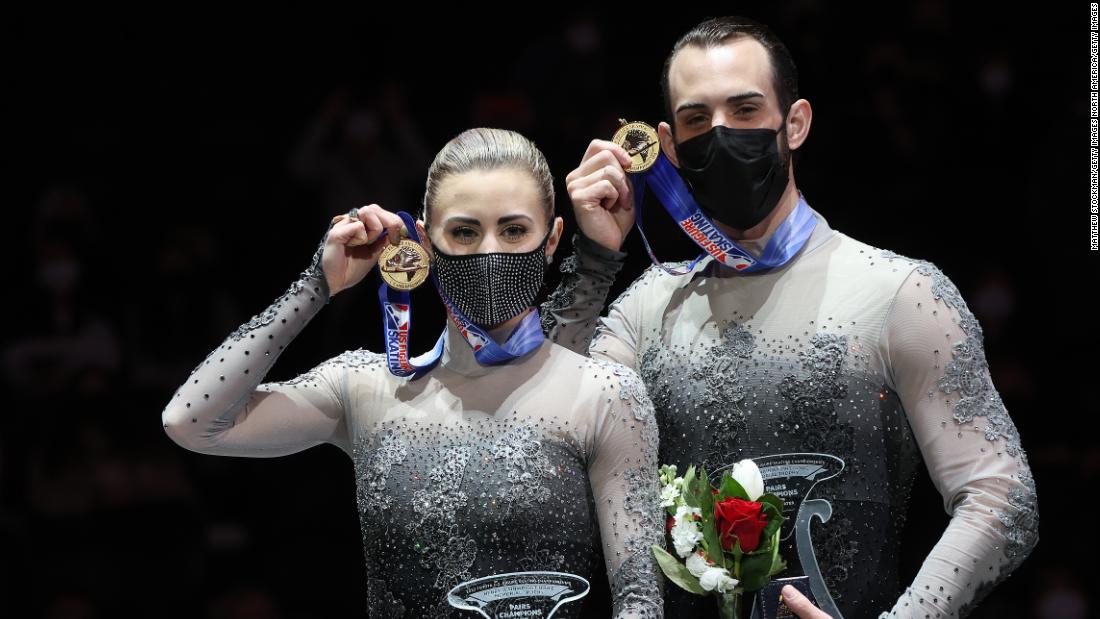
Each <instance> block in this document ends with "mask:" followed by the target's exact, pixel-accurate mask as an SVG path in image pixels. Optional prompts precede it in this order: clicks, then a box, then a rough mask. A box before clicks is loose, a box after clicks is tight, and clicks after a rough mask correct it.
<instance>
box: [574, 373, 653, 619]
mask: <svg viewBox="0 0 1100 619" xmlns="http://www.w3.org/2000/svg"><path fill="white" fill-rule="evenodd" d="M589 363H590V364H591V365H590V367H591V368H592V369H594V370H595V372H596V373H597V375H598V377H599V379H600V380H601V382H604V383H605V384H606V386H605V388H604V389H603V390H602V393H601V395H600V397H601V398H602V399H603V403H604V404H605V405H604V406H600V407H598V408H599V410H600V411H602V412H600V413H597V415H598V416H597V418H596V419H595V420H594V422H593V423H592V427H593V428H594V431H593V433H592V436H591V439H590V441H591V443H590V448H589V463H588V477H589V480H590V483H591V485H592V494H593V497H594V498H595V502H596V511H597V515H598V517H599V521H600V536H601V538H602V540H603V551H604V560H605V561H606V563H607V574H608V580H609V581H610V584H611V595H612V604H613V608H614V613H613V616H615V617H661V616H663V602H662V597H661V586H662V578H663V576H662V575H661V572H660V569H659V568H658V567H657V563H656V559H655V558H654V556H653V552H652V551H651V550H650V546H651V545H653V544H663V543H664V518H663V517H662V515H661V507H660V497H659V488H658V485H659V484H658V476H657V468H658V464H657V439H658V436H657V422H656V418H655V417H654V411H653V404H652V403H651V402H650V400H649V398H648V397H647V396H646V393H645V387H644V386H643V385H642V381H641V379H639V378H638V376H637V375H636V374H635V373H634V372H633V371H632V370H630V369H628V368H626V367H624V366H622V365H620V364H617V363H610V362H607V361H603V360H599V359H592V360H590V361H589Z"/></svg>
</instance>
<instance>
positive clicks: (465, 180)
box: [163, 129, 663, 617]
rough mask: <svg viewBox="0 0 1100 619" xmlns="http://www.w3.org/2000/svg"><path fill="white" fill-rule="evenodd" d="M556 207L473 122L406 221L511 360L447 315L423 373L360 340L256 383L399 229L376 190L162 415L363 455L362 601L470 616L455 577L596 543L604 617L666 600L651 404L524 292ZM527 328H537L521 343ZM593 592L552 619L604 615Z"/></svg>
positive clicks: (555, 565) (527, 169)
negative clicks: (403, 368)
mask: <svg viewBox="0 0 1100 619" xmlns="http://www.w3.org/2000/svg"><path fill="white" fill-rule="evenodd" d="M553 207H554V191H553V185H552V179H551V176H550V172H549V169H548V167H547V164H546V161H545V159H544V158H543V156H542V153H540V152H539V151H538V149H537V148H535V146H534V144H532V143H531V142H530V141H528V140H527V139H525V138H523V137H522V136H520V135H518V134H516V133H513V132H509V131H502V130H494V129H472V130H469V131H466V132H464V133H462V134H461V135H459V136H458V137H456V138H455V139H453V140H452V141H451V142H449V143H448V144H447V145H446V146H445V147H444V148H443V150H442V151H440V152H439V154H438V155H437V156H436V158H435V161H434V162H433V163H432V166H431V168H430V170H429V172H428V180H427V190H426V193H425V198H424V222H423V225H420V222H418V225H417V231H418V233H419V234H420V236H421V238H423V237H424V234H425V231H426V232H427V236H428V239H429V243H425V245H428V246H430V249H431V250H432V254H433V257H432V262H433V265H432V268H433V269H434V271H435V273H436V275H437V276H438V280H439V286H440V289H441V291H442V293H443V295H444V297H445V302H446V301H447V299H448V298H449V300H450V302H451V305H452V306H453V307H454V308H457V309H458V310H459V312H460V313H461V314H462V315H465V316H466V317H467V318H468V319H469V321H470V322H473V323H474V324H476V325H480V326H482V327H484V328H485V330H486V332H487V334H488V335H489V336H491V338H492V340H493V342H492V343H490V345H489V347H490V348H492V344H497V345H499V346H500V347H503V348H505V349H507V350H510V351H513V358H512V359H511V360H507V361H504V362H500V361H499V360H498V361H497V362H496V363H495V364H493V365H487V364H483V361H485V359H484V357H483V355H482V352H481V351H478V352H475V350H474V348H473V346H471V344H470V343H469V341H468V339H467V335H468V330H467V329H465V328H460V327H459V326H458V324H457V323H456V320H457V318H456V317H455V316H454V315H452V319H451V320H449V321H448V323H447V327H446V332H445V335H444V337H443V338H442V340H443V350H442V355H441V357H440V358H439V360H438V363H437V364H436V365H434V366H432V365H430V364H429V363H425V366H426V367H425V368H424V369H423V370H422V374H421V375H419V376H417V377H415V378H413V377H399V376H396V375H395V374H394V373H392V372H391V371H390V370H389V369H388V368H387V360H386V356H385V355H383V354H378V353H372V352H368V351H364V350H355V351H349V352H346V353H344V354H342V355H339V356H337V357H335V358H333V359H330V360H328V361H326V362H325V363H322V364H321V365H319V366H317V367H316V368H314V369H313V370H311V371H309V372H307V373H305V374H303V375H301V376H298V377H297V378H295V379H293V380H290V381H287V382H283V383H263V384H261V381H262V379H263V377H264V375H265V374H266V373H267V371H268V369H270V367H271V365H272V364H273V363H274V361H275V359H276V358H277V357H278V355H279V354H280V352H281V351H282V350H283V349H284V347H285V346H287V345H288V344H289V343H290V342H291V340H293V338H294V337H295V336H296V335H297V334H298V333H299V332H300V331H301V330H302V329H303V328H304V327H305V325H306V323H307V322H308V321H309V320H310V319H311V318H312V317H313V316H314V315H315V314H316V313H317V312H318V311H320V309H321V308H322V307H323V306H324V305H325V304H326V303H327V302H328V301H329V300H330V298H331V297H332V296H333V295H335V294H337V293H339V292H341V291H343V290H346V289H348V288H350V287H351V286H353V285H355V284H356V283H358V282H359V281H361V280H362V279H363V278H364V277H365V276H366V275H367V273H368V272H369V271H370V270H371V269H372V268H373V267H374V266H375V264H376V262H377V261H378V257H379V254H380V252H381V251H382V250H383V249H384V248H385V247H386V245H387V243H391V242H393V241H396V239H398V237H399V236H400V232H401V230H402V228H403V227H404V226H405V224H404V223H403V221H402V220H401V219H400V218H399V217H398V216H397V215H395V214H394V213H391V212H388V211H386V210H384V209H383V208H381V207H379V206H378V205H370V206H368V207H365V208H360V209H354V210H353V211H352V213H351V214H349V215H348V216H344V217H342V218H340V219H339V220H337V221H336V222H335V223H334V225H333V226H332V227H331V228H330V230H329V232H328V234H327V235H326V238H325V240H324V241H323V242H322V246H321V248H319V249H318V251H317V253H316V255H315V256H314V261H313V264H312V266H310V267H309V268H308V269H307V270H306V271H305V272H304V273H303V274H302V275H301V277H300V278H299V279H298V281H296V282H295V283H294V284H292V285H291V287H290V289H289V290H288V291H287V293H286V294H285V295H284V296H282V297H281V298H279V299H278V300H276V302H275V303H274V304H272V305H271V306H270V307H269V308H267V310H265V311H264V312H263V313H262V314H260V315H258V316H256V317H254V318H253V319H252V320H251V321H249V322H248V323H246V324H244V325H243V326H241V327H240V328H239V329H237V330H236V331H235V332H233V333H232V334H231V335H230V336H229V338H228V339H227V340H226V341H225V342H224V343H223V344H222V345H221V346H219V347H218V348H217V349H216V350H214V351H213V352H212V353H210V355H208V356H207V358H206V359H205V360H204V361H203V362H202V363H200V364H199V366H198V367H197V368H196V369H195V371H194V373H193V374H192V375H191V376H190V377H189V378H188V380H187V381H186V382H185V383H184V384H183V385H182V386H181V387H180V388H179V390H178V391H177V392H176V394H175V396H173V398H172V400H171V402H170V404H169V406H168V407H167V409H166V410H165V411H164V413H163V422H164V427H165V430H166V431H167V433H168V435H169V436H170V437H172V439H173V440H174V441H176V442H177V443H178V444H180V445H181V446H183V447H186V448H188V449H191V450H194V451H198V452H201V453H207V454H216V455H235V456H253V457H273V456H280V455H284V454H290V453H294V452H297V451H301V450H303V449H306V448H309V447H312V446H314V445H317V444H320V443H332V444H334V445H336V446H338V447H340V448H341V449H343V450H344V451H345V452H346V453H347V454H348V455H349V456H350V457H351V458H352V461H353V463H354V466H355V470H356V483H357V487H358V488H357V490H358V492H357V498H358V505H359V512H360V522H361V524H362V531H363V542H364V550H365V555H366V560H367V578H368V583H367V591H368V607H369V610H370V611H371V614H372V615H373V616H386V617H391V616H410V617H421V616H470V615H469V614H465V615H463V614H460V611H456V610H454V609H453V608H451V607H450V606H449V605H448V603H447V601H446V594H447V592H448V591H449V590H450V589H451V588H452V587H454V586H455V585H458V584H460V583H462V582H466V581H470V580H472V579H475V578H479V577H484V576H490V575H493V574H500V573H509V572H519V571H531V570H539V571H556V572H568V573H572V574H577V575H581V576H584V577H585V578H588V579H589V580H591V578H592V577H593V576H594V573H595V564H596V563H598V560H599V556H600V551H601V547H602V554H603V558H604V561H605V563H606V569H607V575H608V578H609V580H610V583H611V592H612V602H613V607H614V608H613V613H614V616H617V617H655V616H660V614H661V600H660V593H659V590H658V585H657V583H658V575H657V570H656V569H655V566H654V565H653V563H652V558H651V553H650V551H649V546H650V544H652V543H662V542H663V532H662V526H663V519H662V518H661V515H660V513H659V507H658V499H657V495H656V490H657V488H656V473H655V472H656V470H657V462H656V447H657V442H656V441H657V431H656V425H655V422H654V420H653V411H652V405H651V404H650V402H649V400H648V399H647V398H646V396H645V394H644V390H643V389H642V388H641V383H640V381H639V380H638V378H637V377H636V376H635V375H634V374H633V373H632V372H631V371H630V370H627V369H626V368H624V367H622V366H619V365H616V364H609V363H606V362H601V361H594V360H591V359H588V358H585V357H581V356H579V355H577V354H574V353H572V352H570V351H568V350H566V349H565V348H562V347H559V346H557V345H555V344H551V343H550V342H548V341H546V340H544V339H543V338H542V335H541V330H540V329H539V328H538V324H539V319H538V312H537V310H535V309H534V308H533V307H532V304H533V302H534V297H535V295H536V294H537V293H538V291H539V289H540V288H541V286H542V277H543V271H544V270H545V267H546V264H547V263H548V262H549V261H550V259H551V257H552V256H553V254H554V251H555V250H556V249H557V246H558V241H559V240H560V238H561V231H562V220H561V218H557V217H554V211H553ZM383 231H385V234H383ZM426 249H427V248H426ZM532 325H533V326H532ZM532 329H534V331H532ZM532 332H535V333H537V339H535V338H534V337H533V336H532V335H531V334H532ZM521 334H526V336H527V337H528V338H529V341H528V344H527V345H526V347H523V346H519V347H518V348H517V346H516V345H515V344H516V342H517V341H520V340H522V339H523V338H522V337H520V335H521ZM520 343H521V344H522V342H520ZM477 346H478V348H479V349H480V348H481V347H482V346H481V344H477ZM421 359H423V357H422V358H421ZM413 361H414V362H415V361H416V360H415V359H414V360H413ZM597 522H598V528H597V525H596V524H595V523H597ZM601 539H602V542H601ZM584 602H585V600H584V599H582V600H579V601H576V602H573V603H571V604H567V605H565V606H562V607H561V608H560V609H559V611H558V613H557V614H556V615H555V616H556V617H557V616H561V617H565V616H579V615H580V614H581V613H582V612H584V613H585V614H593V615H596V616H606V614H607V610H606V609H593V608H588V609H585V608H584ZM463 612H464V611H463Z"/></svg>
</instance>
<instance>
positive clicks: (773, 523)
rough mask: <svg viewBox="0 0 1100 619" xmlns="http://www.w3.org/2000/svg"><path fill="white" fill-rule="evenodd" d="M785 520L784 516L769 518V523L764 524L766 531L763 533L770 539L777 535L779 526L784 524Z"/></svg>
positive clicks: (765, 537)
mask: <svg viewBox="0 0 1100 619" xmlns="http://www.w3.org/2000/svg"><path fill="white" fill-rule="evenodd" d="M783 520H784V519H783V517H782V516H780V517H779V518H774V519H772V520H769V521H768V524H766V525H764V531H763V532H762V533H761V535H762V536H763V537H764V539H768V538H770V537H771V536H773V535H775V534H776V532H777V531H779V527H781V526H783Z"/></svg>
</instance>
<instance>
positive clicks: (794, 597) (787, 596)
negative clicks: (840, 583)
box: [782, 585, 832, 619]
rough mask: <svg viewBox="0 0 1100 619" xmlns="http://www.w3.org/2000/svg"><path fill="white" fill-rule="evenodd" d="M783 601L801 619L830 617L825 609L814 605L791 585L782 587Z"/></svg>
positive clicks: (827, 618)
mask: <svg viewBox="0 0 1100 619" xmlns="http://www.w3.org/2000/svg"><path fill="white" fill-rule="evenodd" d="M782 594H783V603H784V604H786V605H787V608H790V609H791V612H793V613H794V614H796V615H798V616H799V617H801V619H832V618H831V617H829V615H828V614H827V613H825V611H823V610H821V609H820V608H818V607H816V606H814V604H813V602H811V601H810V599H809V598H807V597H806V596H804V595H802V592H801V591H799V590H798V589H795V588H794V587H792V586H791V585H787V586H786V587H783V591H782Z"/></svg>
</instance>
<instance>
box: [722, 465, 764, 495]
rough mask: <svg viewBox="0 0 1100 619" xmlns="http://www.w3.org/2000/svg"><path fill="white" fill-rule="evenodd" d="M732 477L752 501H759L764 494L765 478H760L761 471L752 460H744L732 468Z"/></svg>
mask: <svg viewBox="0 0 1100 619" xmlns="http://www.w3.org/2000/svg"><path fill="white" fill-rule="evenodd" d="M730 477H732V478H734V479H735V480H736V481H737V483H739V484H741V487H742V488H744V489H745V492H747V493H748V495H749V500H750V501H755V500H757V499H759V498H760V497H761V496H763V494H764V478H762V477H761V476H760V469H759V468H757V466H756V463H755V462H753V461H752V460H748V459H746V460H742V461H740V462H738V463H737V464H735V465H733V467H731V468H730Z"/></svg>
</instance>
